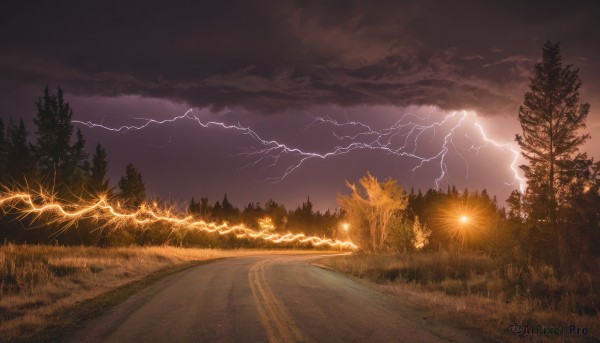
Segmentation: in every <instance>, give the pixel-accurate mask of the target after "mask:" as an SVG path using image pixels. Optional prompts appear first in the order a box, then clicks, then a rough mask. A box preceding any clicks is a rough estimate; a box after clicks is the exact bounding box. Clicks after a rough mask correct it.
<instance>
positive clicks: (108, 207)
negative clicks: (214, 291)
mask: <svg viewBox="0 0 600 343" xmlns="http://www.w3.org/2000/svg"><path fill="white" fill-rule="evenodd" d="M0 209H2V210H3V211H4V212H5V213H6V212H7V211H11V210H12V211H15V212H16V213H18V214H20V216H21V219H22V218H24V217H26V216H34V219H39V218H42V217H43V218H44V220H46V221H47V223H50V224H58V225H62V229H61V231H59V233H61V232H64V231H66V230H68V229H69V228H71V227H73V226H74V225H75V224H77V222H79V221H81V220H86V219H91V220H94V221H96V222H103V225H100V226H99V230H102V229H107V230H109V233H114V232H115V231H117V230H120V229H123V228H126V227H133V228H135V229H137V230H145V229H148V228H149V226H151V225H152V224H156V223H164V224H168V225H169V228H170V230H171V234H181V235H183V234H185V233H186V232H190V231H192V232H206V233H213V234H219V235H226V234H233V235H235V237H237V238H254V239H262V240H264V241H267V242H270V243H275V244H282V243H306V244H310V245H312V246H328V247H331V248H342V249H350V250H354V249H357V248H358V247H357V246H356V245H355V244H354V243H352V242H351V241H340V240H334V239H330V238H322V237H317V236H307V235H305V234H304V233H291V232H288V233H285V234H282V233H274V232H272V229H273V227H269V228H268V229H264V230H260V231H258V230H253V229H250V228H248V227H246V226H244V225H242V224H238V225H230V224H228V223H221V224H219V223H216V222H206V221H204V220H199V219H197V218H195V217H193V216H181V215H177V214H175V213H173V211H172V210H171V209H162V208H159V207H158V205H157V204H142V205H141V206H140V207H139V209H137V210H135V211H131V210H125V209H123V208H121V206H120V204H118V203H117V205H116V206H115V205H113V204H111V203H110V202H109V201H108V200H107V198H106V196H99V197H98V198H97V199H94V200H86V199H84V198H80V199H78V200H77V201H75V202H73V203H62V202H60V201H56V200H55V199H54V196H53V195H52V194H50V193H48V192H46V191H44V190H43V189H40V190H39V191H38V192H35V193H34V192H17V191H6V192H4V193H1V194H0Z"/></svg>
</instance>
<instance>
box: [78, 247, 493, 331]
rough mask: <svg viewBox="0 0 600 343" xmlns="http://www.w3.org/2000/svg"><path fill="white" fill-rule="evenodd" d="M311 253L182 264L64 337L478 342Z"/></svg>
mask: <svg viewBox="0 0 600 343" xmlns="http://www.w3.org/2000/svg"><path fill="white" fill-rule="evenodd" d="M317 258H319V257H315V256H298V255H295V256H284V255H280V256H267V257H265V256H262V257H244V258H232V259H227V260H222V261H217V262H214V263H209V264H206V265H201V266H198V267H193V268H190V269H187V270H185V271H182V272H180V273H177V274H173V275H170V276H168V277H166V278H164V279H162V280H160V281H158V282H156V283H154V284H153V285H151V286H149V287H148V288H146V289H144V290H143V291H140V292H138V293H137V294H135V295H134V296H132V297H131V298H129V299H128V300H126V301H125V302H123V303H121V304H119V305H117V306H116V307H114V308H112V309H111V310H109V311H107V312H106V313H104V314H103V315H101V316H100V317H99V318H97V319H95V320H93V321H92V322H90V323H89V324H88V325H86V327H84V329H83V330H82V331H80V332H78V333H77V334H75V335H74V337H72V342H126V343H134V342H146V343H147V342H470V341H473V342H476V341H481V337H478V336H476V335H475V334H474V333H473V332H469V331H463V330H460V329H457V328H453V327H452V326H450V325H448V324H444V323H441V322H436V321H434V320H431V319H427V318H426V316H427V315H426V313H425V312H423V311H422V310H419V309H415V308H412V307H410V306H407V305H404V304H402V303H401V302H400V301H399V300H398V299H396V298H393V297H390V296H388V295H384V294H381V293H378V292H376V291H374V290H372V289H370V288H368V287H366V286H363V285H360V284H358V283H356V282H354V281H352V280H351V279H350V278H347V277H345V276H344V275H342V274H340V273H337V272H334V271H330V270H325V269H322V268H319V267H316V266H313V265H311V264H310V262H311V261H314V260H315V259H317Z"/></svg>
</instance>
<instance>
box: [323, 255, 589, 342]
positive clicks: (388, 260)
mask: <svg viewBox="0 0 600 343" xmlns="http://www.w3.org/2000/svg"><path fill="white" fill-rule="evenodd" d="M319 262H320V263H321V264H323V265H326V266H328V267H330V268H332V269H335V270H338V271H340V272H343V273H346V274H350V275H353V276H355V277H357V278H359V279H361V280H362V282H365V283H367V284H369V285H370V286H372V287H374V288H376V289H378V290H380V291H383V292H386V293H389V294H393V295H395V296H397V297H399V298H401V299H402V301H404V302H409V303H412V304H413V305H415V306H418V307H425V308H427V309H428V311H429V312H430V313H431V314H432V316H433V317H435V318H440V319H443V320H450V321H454V322H455V323H458V324H459V325H462V326H464V327H468V328H471V329H476V330H478V331H480V332H483V333H485V334H487V335H489V336H490V337H493V338H495V339H498V340H499V341H510V340H515V341H522V340H523V338H525V339H526V340H527V341H528V342H529V341H531V342H536V341H547V340H548V339H551V338H555V337H549V336H548V335H539V334H535V335H534V334H529V335H528V336H527V337H523V336H521V335H518V336H514V335H512V334H511V333H510V332H509V326H510V325H511V324H512V323H519V324H531V325H538V324H540V325H543V326H546V327H550V326H559V325H563V326H564V330H568V329H569V325H571V324H573V325H576V326H577V327H578V328H584V327H585V328H587V329H588V335H585V336H584V335H579V336H574V335H570V336H561V337H560V339H561V340H562V339H567V340H568V341H569V340H572V341H581V340H583V341H586V342H587V341H592V342H596V341H600V315H599V314H598V310H599V306H600V274H598V273H596V272H594V271H589V272H584V273H578V274H576V275H571V276H569V277H567V278H564V279H562V281H561V280H560V279H559V278H558V277H557V276H556V275H554V272H553V270H552V268H551V267H548V266H541V267H535V266H516V265H511V264H502V263H500V262H499V261H496V260H494V259H492V258H490V257H488V256H484V255H477V254H467V253H448V252H438V253H422V254H412V255H409V254H406V255H349V256H340V257H330V258H325V259H323V260H320V261H319ZM550 336H552V335H550Z"/></svg>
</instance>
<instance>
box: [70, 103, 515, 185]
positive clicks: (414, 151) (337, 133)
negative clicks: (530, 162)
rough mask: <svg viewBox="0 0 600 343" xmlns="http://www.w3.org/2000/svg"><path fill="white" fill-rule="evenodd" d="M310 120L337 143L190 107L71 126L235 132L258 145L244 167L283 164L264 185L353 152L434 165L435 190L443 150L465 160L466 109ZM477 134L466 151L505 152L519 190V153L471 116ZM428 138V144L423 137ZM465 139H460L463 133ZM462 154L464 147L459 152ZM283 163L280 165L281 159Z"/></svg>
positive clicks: (442, 172) (442, 170)
mask: <svg viewBox="0 0 600 343" xmlns="http://www.w3.org/2000/svg"><path fill="white" fill-rule="evenodd" d="M308 115H309V117H310V118H311V119H312V120H311V122H310V123H309V124H308V125H307V126H306V127H304V128H303V129H301V131H302V132H308V131H309V130H310V129H311V128H313V127H315V126H327V127H331V128H332V129H331V134H332V136H333V137H335V139H336V140H337V141H338V142H339V144H338V145H335V146H333V147H331V148H329V149H328V150H325V151H324V152H315V151H305V150H303V149H301V148H298V147H293V146H289V145H287V144H284V143H281V142H278V141H276V140H269V139H265V138H262V137H261V136H260V135H259V134H258V133H257V132H255V131H254V130H252V129H250V128H249V127H245V126H242V125H241V124H239V123H238V124H235V125H231V124H226V123H223V122H217V121H206V122H204V121H202V120H201V119H200V118H199V117H198V116H196V115H195V114H194V113H193V111H192V110H191V109H190V110H188V111H187V112H185V113H184V114H182V115H179V116H175V117H172V118H170V119H164V120H155V119H151V118H134V119H136V120H138V121H140V122H141V123H140V124H138V125H123V126H120V127H109V126H106V125H104V124H102V123H93V122H91V121H86V122H83V121H78V120H74V121H73V123H76V124H81V125H85V126H87V127H89V128H100V129H104V130H108V131H111V132H129V131H137V130H142V129H145V128H147V127H149V126H151V125H166V124H171V123H174V122H176V121H180V120H191V121H194V122H196V123H197V124H198V125H199V126H200V127H202V128H212V127H216V128H221V129H225V130H232V131H236V132H238V133H240V134H243V135H247V136H250V137H251V138H252V139H253V140H254V141H255V142H256V143H257V145H258V148H254V149H253V150H251V151H247V152H243V153H240V154H239V155H242V156H245V157H247V158H249V159H251V162H250V163H248V164H247V165H246V166H245V167H250V166H257V165H261V164H263V165H264V168H265V169H268V168H273V167H275V166H278V165H281V164H283V163H287V165H284V169H283V172H282V173H281V174H280V175H279V176H277V177H270V178H267V179H266V181H269V182H280V181H282V180H284V179H285V178H286V177H288V176H289V175H290V174H292V173H293V172H294V171H296V170H297V169H298V168H300V167H301V166H302V165H303V164H304V163H305V162H307V161H309V160H319V159H320V160H325V159H329V158H332V157H335V156H340V155H346V154H349V153H351V152H354V151H358V150H371V151H380V152H384V153H386V154H388V155H391V156H395V157H402V158H408V159H409V160H412V161H414V162H413V163H414V167H412V168H411V169H410V170H411V172H412V173H413V174H414V173H415V172H416V171H418V170H419V169H420V168H422V167H424V166H425V165H428V164H434V163H437V164H438V166H439V174H438V176H437V177H436V178H435V179H434V181H433V185H434V186H435V188H436V189H439V187H440V184H441V183H443V182H444V181H446V182H448V183H449V180H448V165H447V160H448V158H449V152H450V151H451V150H452V151H453V152H455V153H456V155H457V156H459V157H460V158H462V159H463V161H465V164H466V165H467V168H468V164H467V163H466V160H465V159H464V157H462V155H461V154H460V151H459V150H460V149H459V148H458V147H456V145H455V143H454V138H455V136H456V134H457V133H458V130H459V129H461V128H464V127H465V120H467V118H468V113H467V112H466V111H460V112H458V111H457V112H452V113H450V114H447V115H445V116H444V117H443V118H442V119H440V120H437V121H433V123H426V122H427V121H430V116H425V117H419V116H417V115H414V114H404V115H403V116H401V117H400V119H398V120H397V121H396V122H395V123H394V124H393V125H391V126H389V127H386V128H383V129H375V128H373V127H372V126H371V125H368V124H365V123H363V122H359V121H350V120H348V119H347V120H346V121H343V122H340V121H337V120H335V119H333V118H331V117H329V116H315V115H312V114H308ZM473 116H474V120H475V124H474V126H475V127H476V128H477V132H478V133H479V134H480V136H481V139H482V140H483V141H484V142H485V143H484V144H481V145H478V146H476V145H475V144H473V145H472V146H471V147H470V148H469V149H466V150H468V151H473V150H477V151H481V150H482V149H483V148H486V147H488V146H490V145H493V146H495V147H496V148H498V149H501V150H504V151H507V152H509V153H511V154H512V155H513V159H512V162H511V164H510V165H509V166H508V167H509V168H510V170H511V172H512V173H513V181H512V182H505V184H507V185H518V186H519V188H520V190H521V191H522V192H523V191H524V188H525V180H524V179H523V178H522V177H521V176H520V175H519V172H518V169H517V161H518V158H519V156H520V152H519V151H518V150H517V149H516V148H514V147H513V145H512V144H510V143H499V142H497V141H495V140H493V139H491V138H489V137H488V135H487V134H486V133H485V130H484V128H483V126H482V125H481V124H479V123H478V122H477V121H476V115H475V114H473ZM341 131H352V132H351V133H343V132H341ZM438 131H443V132H445V135H443V138H442V140H441V146H440V148H439V149H438V150H437V152H434V153H423V152H420V151H419V150H420V146H421V145H424V144H426V145H427V146H431V145H432V144H434V143H435V139H436V136H437V133H438ZM427 135H430V136H431V138H430V139H429V140H427V139H426V136H427ZM465 136H466V135H465ZM463 150H464V149H463ZM284 159H285V160H286V162H282V160H284Z"/></svg>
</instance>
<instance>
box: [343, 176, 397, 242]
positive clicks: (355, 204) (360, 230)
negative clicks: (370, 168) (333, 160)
mask: <svg viewBox="0 0 600 343" xmlns="http://www.w3.org/2000/svg"><path fill="white" fill-rule="evenodd" d="M359 184H360V186H361V187H362V189H360V188H359V187H357V186H356V185H355V184H353V183H350V182H346V185H347V186H348V188H350V189H351V190H352V194H350V195H338V203H339V204H340V206H341V207H342V208H343V209H344V211H346V214H347V216H348V218H349V221H350V225H351V227H352V228H353V229H352V230H351V231H350V236H351V237H352V239H353V240H354V241H355V242H358V243H359V245H360V247H361V248H362V249H365V250H370V251H377V250H382V249H383V247H384V244H385V241H386V239H387V238H388V235H389V229H390V227H389V226H390V223H391V220H392V218H394V217H395V216H398V215H399V212H401V211H403V210H405V209H406V206H407V204H408V198H407V196H405V195H404V194H403V189H402V187H401V186H399V185H397V184H396V181H394V180H392V179H387V180H386V181H384V182H379V181H378V180H377V179H376V178H375V177H374V176H373V175H371V174H370V173H367V176H365V177H363V178H361V179H360V180H359Z"/></svg>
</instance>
